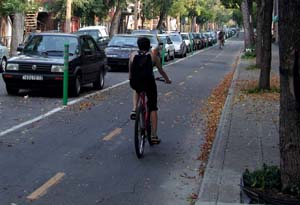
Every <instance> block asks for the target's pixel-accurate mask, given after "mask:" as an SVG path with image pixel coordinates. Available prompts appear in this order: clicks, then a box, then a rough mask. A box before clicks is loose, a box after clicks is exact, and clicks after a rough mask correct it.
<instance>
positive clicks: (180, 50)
mask: <svg viewBox="0 0 300 205" xmlns="http://www.w3.org/2000/svg"><path fill="white" fill-rule="evenodd" d="M169 35H170V38H171V41H172V42H173V44H174V47H175V56H180V57H182V58H183V57H185V56H186V53H187V46H186V44H185V41H184V40H183V39H182V37H181V35H180V34H179V33H170V34H169Z"/></svg>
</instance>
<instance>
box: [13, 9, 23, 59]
mask: <svg viewBox="0 0 300 205" xmlns="http://www.w3.org/2000/svg"><path fill="white" fill-rule="evenodd" d="M23 35H24V14H23V13H15V14H14V18H13V25H12V37H11V44H10V55H11V56H15V55H17V47H18V46H19V44H20V43H22V41H23Z"/></svg>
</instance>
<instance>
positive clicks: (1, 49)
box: [0, 42, 9, 72]
mask: <svg viewBox="0 0 300 205" xmlns="http://www.w3.org/2000/svg"><path fill="white" fill-rule="evenodd" d="M8 56H9V52H8V48H7V47H6V46H5V45H4V44H3V43H2V42H0V60H1V64H0V72H2V71H3V70H4V69H5V68H6V65H7V59H8Z"/></svg>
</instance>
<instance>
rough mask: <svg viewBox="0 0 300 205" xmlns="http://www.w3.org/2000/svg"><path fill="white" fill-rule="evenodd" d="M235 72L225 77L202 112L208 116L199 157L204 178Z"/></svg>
mask: <svg viewBox="0 0 300 205" xmlns="http://www.w3.org/2000/svg"><path fill="white" fill-rule="evenodd" d="M233 74H234V72H230V73H229V74H227V75H226V76H225V78H224V79H223V81H222V82H221V83H220V84H219V85H218V86H217V87H216V88H215V89H214V90H213V92H212V94H211V95H210V97H209V98H208V99H207V101H206V103H205V105H204V108H203V109H202V110H201V112H202V113H204V114H205V115H206V126H205V140H204V143H203V144H202V145H201V153H200V156H199V157H198V159H199V160H201V164H200V169H199V174H200V175H201V176H203V174H204V172H205V167H206V163H207V161H208V157H209V153H210V151H211V148H212V144H213V141H214V139H215V135H216V131H217V127H218V124H219V120H220V116H221V114H222V110H223V106H224V103H225V101H226V98H227V94H228V90H229V87H230V85H231V81H232V78H233Z"/></svg>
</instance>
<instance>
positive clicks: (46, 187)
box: [26, 172, 65, 200]
mask: <svg viewBox="0 0 300 205" xmlns="http://www.w3.org/2000/svg"><path fill="white" fill-rule="evenodd" d="M64 176H65V173H63V172H58V173H57V174H56V175H55V176H54V177H52V178H51V179H49V180H48V181H47V182H46V183H45V184H43V185H42V186H41V187H39V188H38V189H36V190H35V191H34V192H32V193H31V194H30V195H28V196H27V197H26V198H27V199H29V200H37V199H39V198H40V197H41V196H43V195H45V194H46V193H47V191H48V190H49V189H50V187H52V186H54V185H55V184H58V183H59V182H60V181H61V180H62V178H63V177H64Z"/></svg>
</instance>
